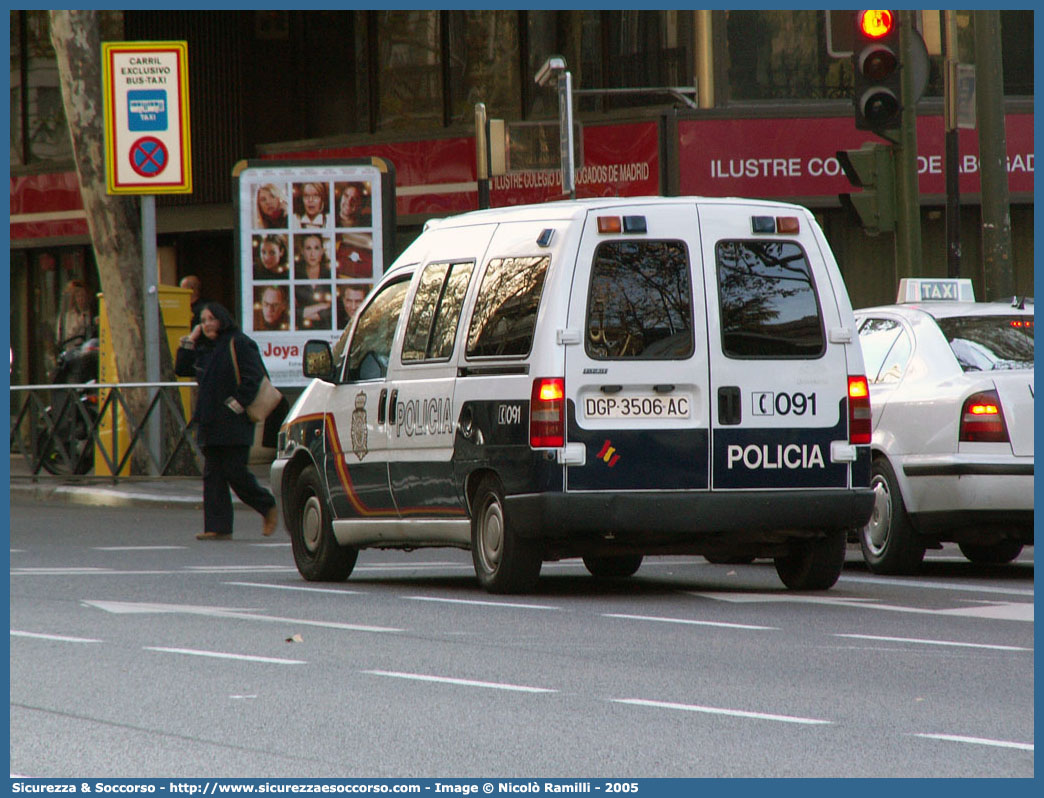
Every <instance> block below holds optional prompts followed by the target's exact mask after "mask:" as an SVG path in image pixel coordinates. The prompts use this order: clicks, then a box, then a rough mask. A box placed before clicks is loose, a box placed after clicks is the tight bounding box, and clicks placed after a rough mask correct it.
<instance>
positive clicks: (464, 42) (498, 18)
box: [448, 11, 520, 125]
mask: <svg viewBox="0 0 1044 798" xmlns="http://www.w3.org/2000/svg"><path fill="white" fill-rule="evenodd" d="M448 19H449V52H448V58H449V64H450V87H451V91H452V103H451V105H452V110H451V120H450V121H451V123H453V124H466V125H471V124H474V120H475V103H479V102H482V103H485V104H486V111H487V113H488V114H489V115H490V116H492V117H500V118H514V117H517V115H518V97H519V92H520V88H519V71H518V70H519V62H518V46H519V43H518V13H517V12H516V11H450V12H449V14H448Z"/></svg>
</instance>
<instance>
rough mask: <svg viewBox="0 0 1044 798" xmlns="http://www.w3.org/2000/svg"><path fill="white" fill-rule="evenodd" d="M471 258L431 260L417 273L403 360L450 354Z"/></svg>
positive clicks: (434, 357) (472, 266)
mask: <svg viewBox="0 0 1044 798" xmlns="http://www.w3.org/2000/svg"><path fill="white" fill-rule="evenodd" d="M474 267H475V264H474V263H473V262H470V261H469V262H467V263H430V264H428V265H427V266H425V267H424V271H423V272H422V273H421V276H420V284H419V285H418V286H417V293H416V294H415V295H414V297H413V308H412V309H411V310H410V318H409V321H407V322H406V336H405V339H404V340H403V344H402V360H403V362H404V363H406V362H410V361H418V360H445V359H446V358H448V357H449V356H450V355H452V354H453V344H454V342H455V341H456V340H457V322H458V321H460V311H461V308H462V307H463V306H464V295H465V294H466V293H467V291H468V283H469V282H470V281H471V272H472V271H473V270H474Z"/></svg>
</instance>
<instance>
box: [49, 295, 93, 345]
mask: <svg viewBox="0 0 1044 798" xmlns="http://www.w3.org/2000/svg"><path fill="white" fill-rule="evenodd" d="M93 336H94V316H93V314H92V313H91V295H90V293H89V292H88V291H87V284H86V283H84V282H83V281H82V280H70V281H69V282H68V283H67V284H66V286H65V290H64V291H63V292H62V311H61V315H60V316H59V317H58V335H57V340H56V343H57V344H58V351H59V352H70V351H72V350H74V349H76V348H77V347H79V346H80V345H81V344H83V342H84V341H86V340H87V339H88V338H92V337H93Z"/></svg>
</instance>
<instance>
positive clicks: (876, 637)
mask: <svg viewBox="0 0 1044 798" xmlns="http://www.w3.org/2000/svg"><path fill="white" fill-rule="evenodd" d="M834 636H835V637H850V638H853V639H855V640H880V641H883V642H886V643H919V644H921V645H925V646H958V647H960V648H986V649H990V650H992V651H1032V650H1033V649H1032V648H1022V647H1020V646H999V645H993V644H991V643H962V642H959V641H957V640H922V639H920V638H917V637H886V636H884V635H856V634H836V635H834Z"/></svg>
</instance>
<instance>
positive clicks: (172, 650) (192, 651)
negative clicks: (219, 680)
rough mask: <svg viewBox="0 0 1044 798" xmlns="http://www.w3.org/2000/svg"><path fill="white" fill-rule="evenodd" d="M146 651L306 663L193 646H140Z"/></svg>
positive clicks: (244, 659)
mask: <svg viewBox="0 0 1044 798" xmlns="http://www.w3.org/2000/svg"><path fill="white" fill-rule="evenodd" d="M142 648H144V649H145V650H146V651H159V652H161V653H165V654H188V655H189V656H193V657H213V658H214V659H235V660H242V661H244V662H265V663H269V664H272V665H307V664H308V663H307V662H306V661H305V660H303V659H280V658H279V657H257V656H254V655H253V654H230V653H228V652H225V651H201V650H199V649H195V648H165V647H163V646H142Z"/></svg>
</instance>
